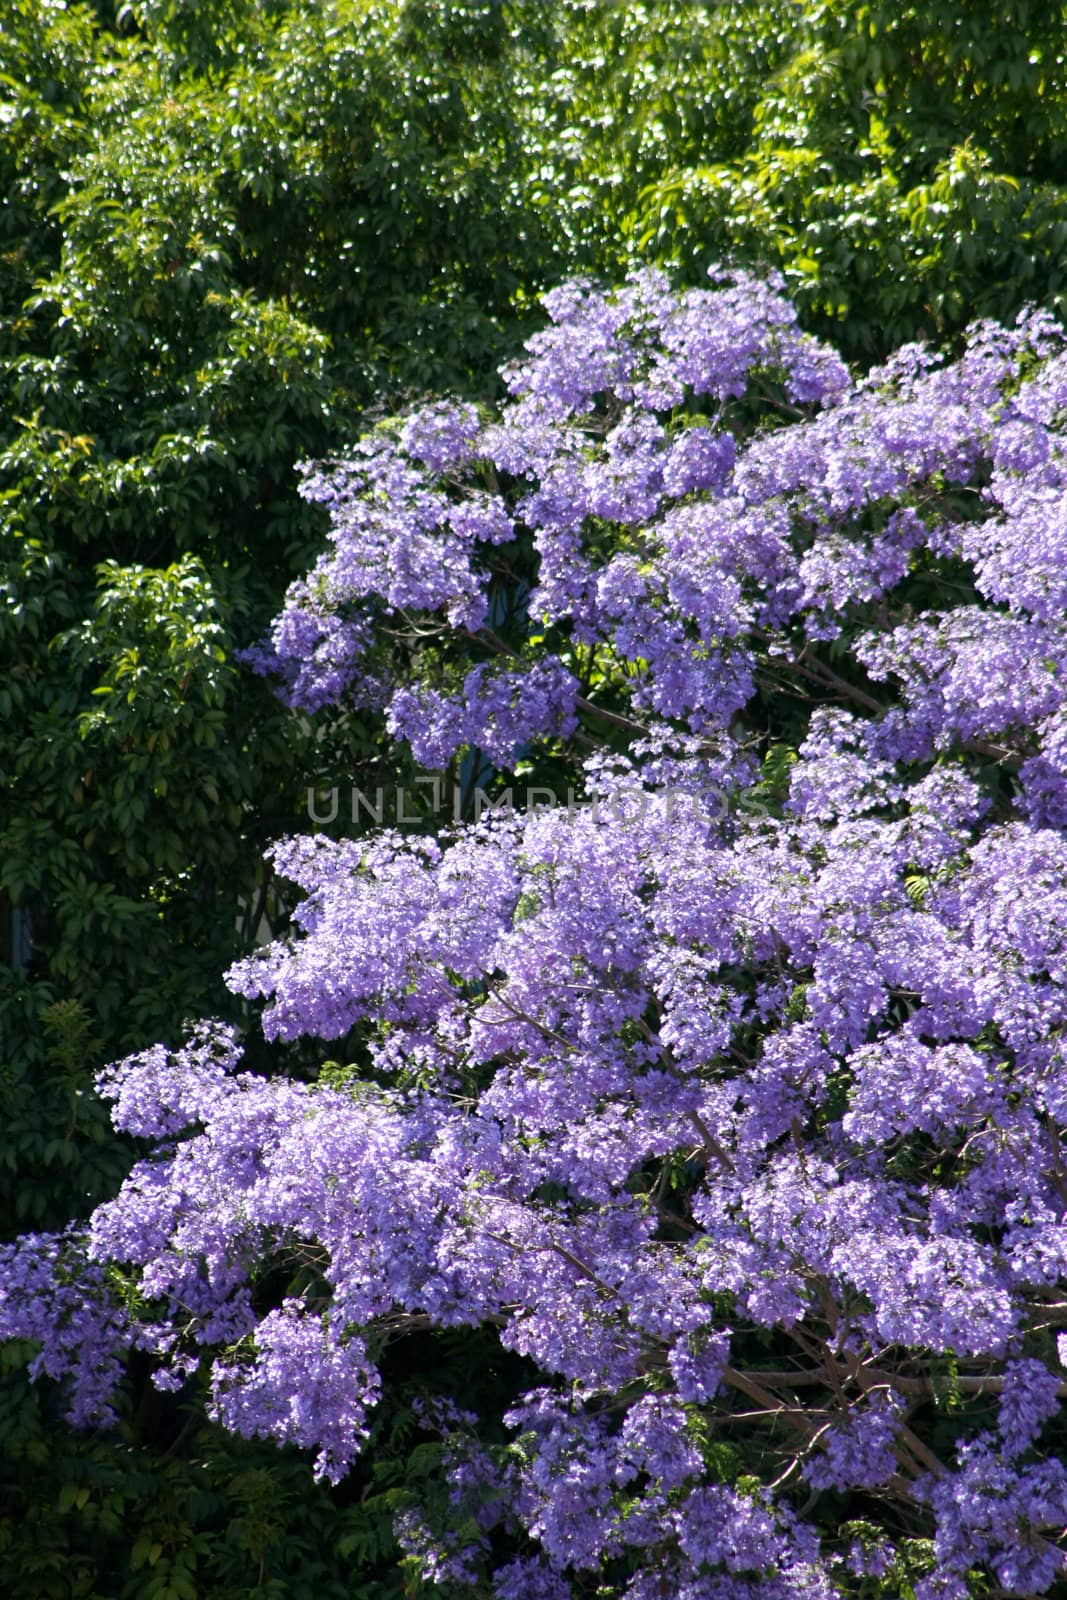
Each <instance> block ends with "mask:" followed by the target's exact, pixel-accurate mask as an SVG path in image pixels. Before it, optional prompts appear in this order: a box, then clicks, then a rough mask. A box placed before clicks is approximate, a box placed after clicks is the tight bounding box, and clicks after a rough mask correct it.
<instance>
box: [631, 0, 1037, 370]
mask: <svg viewBox="0 0 1067 1600" xmlns="http://www.w3.org/2000/svg"><path fill="white" fill-rule="evenodd" d="M1065 15H1067V13H1065V11H1064V8H1063V7H1062V6H1061V5H1055V6H1046V5H1039V4H1035V3H1030V0H1015V3H1013V4H1011V5H1009V6H1006V7H1003V8H1000V9H998V11H997V13H996V16H995V19H994V17H993V15H992V14H991V13H990V11H989V8H988V7H986V6H983V5H980V4H978V3H976V0H945V3H943V4H939V5H936V6H933V7H930V6H918V5H910V4H909V5H899V4H894V3H891V0H884V3H878V0H873V3H870V4H867V5H863V6H854V5H846V4H844V3H843V0H817V3H816V0H812V3H809V4H807V5H804V6H802V7H798V8H795V22H794V25H793V29H792V34H791V38H790V41H789V45H788V48H787V49H786V50H784V51H783V53H782V56H781V58H780V64H779V65H778V68H777V70H776V71H774V72H773V74H772V75H771V76H770V78H769V80H768V81H767V82H766V83H765V84H764V85H763V86H762V89H761V92H760V95H759V98H758V100H757V102H756V103H755V105H754V106H753V109H752V117H751V134H750V137H749V138H748V140H747V142H746V144H745V147H744V148H743V149H742V150H737V149H729V148H727V147H726V146H725V145H724V144H717V145H716V144H712V145H710V146H709V145H705V146H704V147H703V148H701V147H698V146H697V145H696V144H695V143H694V144H690V145H689V146H688V147H685V146H682V145H679V146H676V148H675V158H674V165H673V169H672V170H671V171H669V172H666V173H664V174H662V175H657V176H656V177H654V178H652V179H651V180H650V182H649V184H648V186H647V188H646V189H645V191H644V192H643V194H642V196H641V200H640V203H639V206H638V208H637V212H636V214H635V216H634V217H633V219H632V227H631V238H632V241H633V244H634V247H635V248H636V249H638V250H648V249H652V250H653V251H655V252H656V253H658V254H661V255H665V256H666V257H668V258H669V259H671V260H673V261H675V262H677V263H678V264H679V265H680V266H682V267H683V268H684V269H685V270H686V271H689V272H692V273H693V274H694V276H696V275H697V274H699V272H700V271H701V270H702V268H703V266H704V265H705V264H706V263H707V261H708V260H709V259H711V258H714V257H718V256H724V257H728V258H733V259H737V260H743V261H747V262H752V261H759V262H768V261H769V262H771V263H773V264H774V265H776V266H778V267H779V268H780V270H781V271H783V272H784V274H785V277H786V281H787V283H788V285H789V289H790V292H791V293H792V295H793V297H794V299H795V301H796V303H797V305H798V307H799V308H800V310H801V312H802V315H803V316H804V319H805V321H806V322H807V324H808V326H810V327H811V328H812V329H813V330H815V331H818V332H821V333H826V334H829V335H830V336H831V337H833V338H834V339H835V340H836V341H837V342H838V343H840V344H842V345H843V347H844V349H845V351H846V353H848V354H850V355H852V356H853V357H856V358H859V359H871V358H872V357H880V356H883V355H885V354H886V353H887V352H888V351H889V350H891V349H893V348H894V347H895V346H896V345H898V344H900V343H902V342H903V341H905V340H909V339H914V338H918V337H926V338H929V339H932V340H935V341H943V340H945V339H951V338H952V337H954V336H955V335H956V334H957V333H959V332H960V330H961V329H962V328H963V327H964V325H965V324H966V323H967V322H968V321H969V320H971V319H972V318H974V317H975V316H992V317H998V318H1001V319H1010V318H1012V317H1013V316H1014V314H1015V312H1016V311H1017V310H1018V309H1019V307H1020V306H1021V305H1022V304H1023V303H1024V302H1026V301H1030V300H1037V301H1041V302H1044V303H1046V304H1049V305H1052V306H1054V307H1056V308H1059V309H1061V310H1062V309H1063V308H1064V307H1065V306H1067V271H1065V269H1064V267H1063V246H1064V244H1065V243H1067V192H1065V190H1064V186H1063V183H1062V171H1063V166H1062V157H1063V153H1064V150H1065V148H1067V144H1065V141H1067V111H1065V106H1067V99H1065V92H1064V91H1065V88H1067V48H1065V43H1064V40H1065V33H1064V20H1065Z"/></svg>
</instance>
